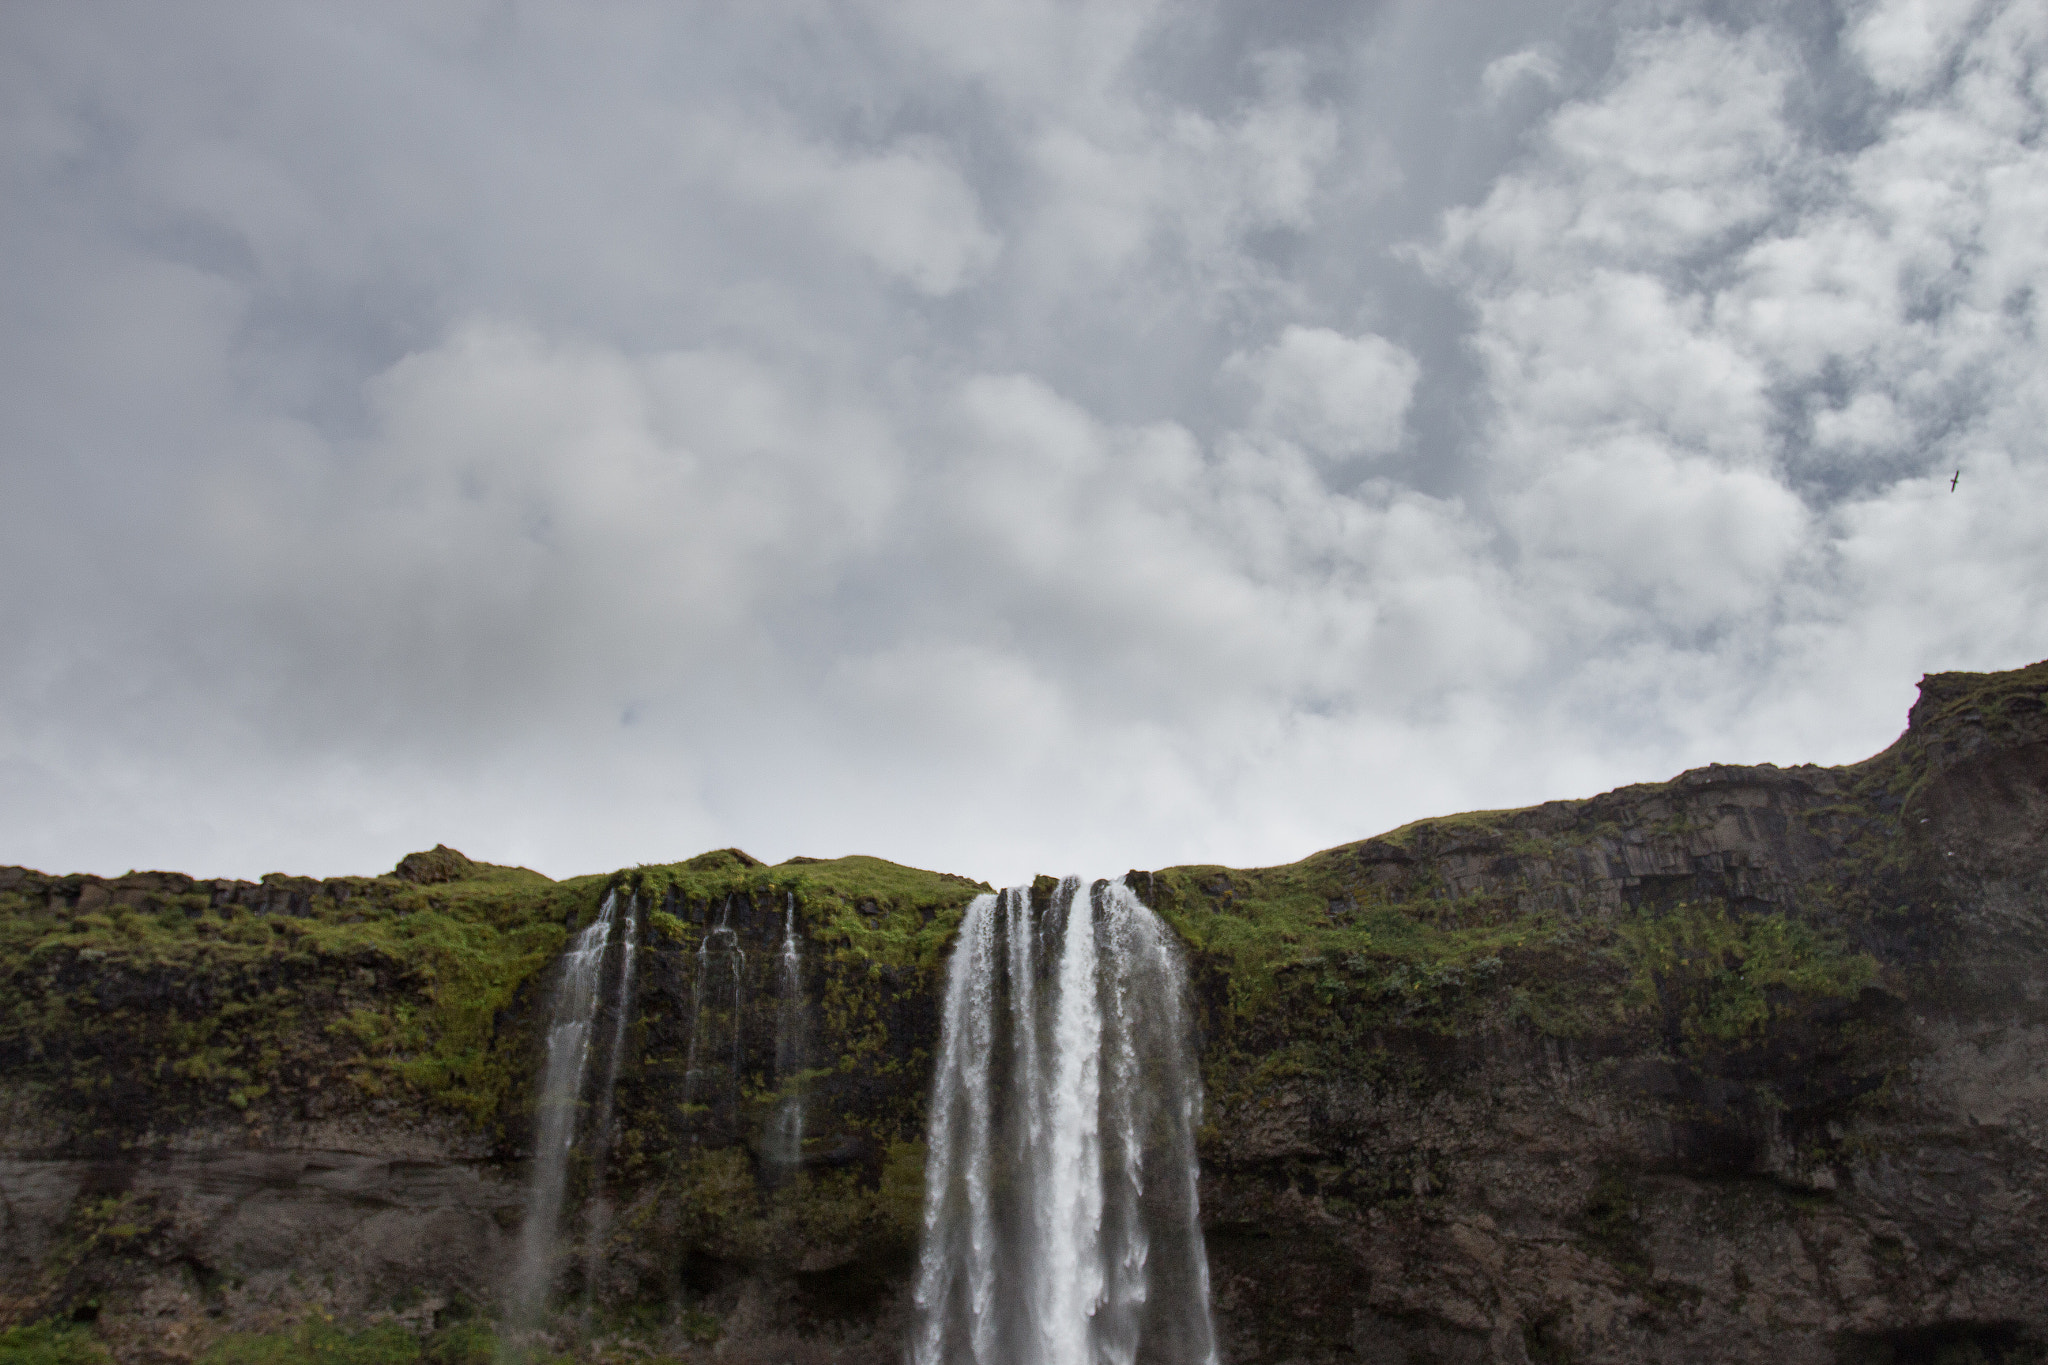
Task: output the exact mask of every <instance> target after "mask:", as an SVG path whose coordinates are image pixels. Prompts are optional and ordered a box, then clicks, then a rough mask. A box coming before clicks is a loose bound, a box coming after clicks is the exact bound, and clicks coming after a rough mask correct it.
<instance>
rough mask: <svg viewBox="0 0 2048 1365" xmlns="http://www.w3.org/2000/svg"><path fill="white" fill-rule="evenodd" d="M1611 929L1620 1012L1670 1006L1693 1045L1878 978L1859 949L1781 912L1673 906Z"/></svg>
mask: <svg viewBox="0 0 2048 1365" xmlns="http://www.w3.org/2000/svg"><path fill="white" fill-rule="evenodd" d="M1617 933H1618V937H1619V943H1618V947H1617V951H1618V955H1619V957H1620V958H1621V960H1622V961H1623V962H1624V963H1625V964H1627V966H1628V968H1629V971H1630V976H1629V981H1628V985H1627V987H1626V989H1625V990H1624V991H1623V993H1622V996H1621V1002H1620V1003H1621V1005H1622V1006H1623V1008H1624V1010H1625V1011H1627V1012H1630V1013H1636V1014H1639V1015H1640V1016H1643V1017H1647V1016H1649V1015H1651V1014H1653V1013H1661V1012H1664V1011H1669V1012H1671V1013H1672V1014H1673V1015H1674V1016H1675V1021H1676V1023H1677V1026H1678V1029H1679V1032H1680V1035H1681V1036H1682V1037H1683V1038H1684V1040H1685V1042H1686V1043H1687V1044H1688V1046H1689V1049H1690V1050H1692V1051H1695V1052H1702V1051H1705V1050H1707V1049H1708V1048H1711V1047H1716V1046H1721V1047H1726V1046H1731V1045H1737V1044H1742V1043H1752V1042H1756V1041H1758V1040H1760V1039H1761V1038H1762V1037H1763V1035H1764V1033H1765V1032H1766V1031H1767V1030H1768V1029H1769V1028H1770V1026H1771V1024H1772V1023H1773V1022H1774V1021H1776V1020H1779V1019H1782V1018H1784V1017H1786V1016H1787V1015H1789V1014H1792V1013H1795V1012H1797V1011H1798V1010H1799V1009H1800V1008H1801V1007H1802V1006H1803V1005H1805V1004H1807V1003H1809V1002H1812V1001H1816V1000H1841V999H1850V998H1853V997H1854V996H1855V995H1856V994H1857V993H1858V992H1859V991H1861V990H1862V989H1863V988H1864V987H1866V986H1870V985H1874V984H1875V983H1876V981H1877V978H1878V965H1877V960H1876V959H1875V958H1873V957H1871V956H1870V955H1869V954H1868V953H1851V952H1848V951H1846V950H1845V949H1844V948H1843V946H1842V945H1841V943H1840V941H1839V940H1838V939H1836V938H1833V937H1831V936H1830V935H1828V934H1825V933H1823V932H1822V931H1820V930H1818V929H1815V928H1814V927H1812V926H1811V925H1808V924H1804V923H1801V922H1800V921H1798V920H1795V919H1790V918H1787V917H1786V916H1784V915H1782V914H1772V915H1752V916H1747V917H1738V916H1735V915H1732V914H1730V913H1729V911H1728V910H1727V908H1726V907H1724V906H1701V905H1696V904H1683V905H1681V906H1679V907H1678V908H1677V909H1675V910H1673V911H1672V912H1670V913H1668V914H1661V915H1644V916H1640V917H1637V918H1634V919H1631V920H1626V921H1623V922H1622V923H1621V924H1620V925H1619V926H1617Z"/></svg>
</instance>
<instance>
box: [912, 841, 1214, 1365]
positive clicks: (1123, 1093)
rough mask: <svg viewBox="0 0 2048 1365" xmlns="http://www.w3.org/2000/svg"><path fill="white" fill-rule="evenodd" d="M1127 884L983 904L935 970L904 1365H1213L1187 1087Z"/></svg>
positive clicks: (1183, 1044)
mask: <svg viewBox="0 0 2048 1365" xmlns="http://www.w3.org/2000/svg"><path fill="white" fill-rule="evenodd" d="M1186 989H1187V984H1186V974H1185V969H1184V968H1183V966H1182V964H1181V960H1180V955H1179V951H1178V949H1177V947H1176V945H1175V943H1174V939H1173V936H1172V934H1171V932H1170V931H1169V930H1167V928H1166V926H1165V925H1164V924H1162V923H1161V922H1160V920H1159V919H1158V917H1157V916H1155V915H1154V914H1153V913H1152V912H1151V911H1150V910H1149V909H1147V908H1146V907H1145V906H1144V905H1143V904H1142V903H1141V902H1140V901H1139V900H1138V898H1137V897H1136V896H1135V895H1133V894H1132V893H1131V891H1130V890H1129V888H1128V887H1126V886H1125V885H1124V884H1123V882H1122V881H1121V880H1118V881H1115V882H1097V883H1095V884H1094V885H1093V886H1092V887H1091V886H1084V885H1083V884H1081V883H1080V882H1079V881H1077V880H1075V879H1073V878H1069V879H1068V880H1067V881H1065V882H1063V883H1061V885H1060V887H1059V889H1058V891H1057V892H1056V893H1055V894H1054V896H1053V899H1052V903H1051V906H1050V908H1049V909H1047V910H1046V911H1045V913H1044V914H1043V916H1034V914H1033V912H1032V907H1031V903H1030V888H1029V887H1012V888H1011V889H1009V890H1007V891H1004V892H1002V893H1001V894H1000V895H990V896H981V897H977V898H976V899H975V901H974V902H973V903H972V904H971V905H969V907H968V909H967V914H966V917H965V919H964V920H963V921H962V922H961V926H960V937H959V942H958V944H957V946H956V947H955V948H954V951H953V959H952V962H951V964H950V966H949V967H948V970H947V977H946V1000H945V1013H944V1017H943V1020H942V1023H941V1028H942V1034H941V1041H940V1056H939V1066H938V1074H937V1076H936V1078H935V1080H934V1084H933V1092H932V1106H931V1115H930V1121H929V1128H928V1142H929V1149H930V1155H929V1157H928V1161H927V1165H926V1171H925V1210H924V1244H923V1249H922V1252H921V1254H920V1258H919V1264H918V1281H917V1298H916V1301H917V1309H918V1325H917V1330H916V1333H915V1335H914V1337H913V1340H912V1344H911V1360H912V1365H1133V1362H1142V1363H1143V1365H1214V1362H1215V1361H1216V1346H1215V1334H1214V1329H1213V1326H1212V1323H1211V1319H1210V1314H1209V1272H1208V1258H1207V1253H1206V1251H1205V1249H1204V1247H1203V1244H1202V1231H1201V1220H1200V1211H1199V1208H1198V1205H1197V1199H1196V1190H1195V1180H1196V1174H1197V1170H1196V1164H1195V1150H1194V1133H1195V1127H1196V1125H1197V1124H1198V1123H1199V1121H1200V1116H1201V1103H1202V1096H1201V1082H1200V1077H1199V1074H1198V1072H1197V1071H1196V1069H1195V1064H1194V1058H1193V1056H1192V1055H1191V1040H1190V1037H1189V1020H1188V1016H1187V1006H1186V998H1185V997H1186Z"/></svg>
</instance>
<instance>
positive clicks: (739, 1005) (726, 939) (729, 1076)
mask: <svg viewBox="0 0 2048 1365" xmlns="http://www.w3.org/2000/svg"><path fill="white" fill-rule="evenodd" d="M715 955H723V956H724V957H725V958H726V960H727V962H728V964H729V965H730V967H731V973H732V997H731V1012H730V1014H729V1015H728V1016H727V1018H728V1021H729V1027H730V1028H731V1030H732V1044H731V1055H730V1057H729V1058H728V1066H727V1070H726V1080H727V1083H728V1084H727V1089H728V1094H729V1098H730V1100H731V1102H732V1105H733V1112H734V1113H735V1114H736V1113H738V1111H739V1090H740V1063H741V1060H742V1058H743V1055H744V1054H743V1051H742V1045H743V1044H744V1043H745V1041H746V1040H745V1037H744V1033H745V1030H744V1028H743V1027H742V1022H743V1021H742V1011H743V1010H744V1009H745V1006H746V989H747V987H746V970H747V955H746V953H745V951H744V950H742V949H741V947H740V936H739V932H738V931H737V930H735V929H734V928H733V927H732V897H731V896H727V897H726V898H725V900H724V902H723V903H722V904H721V905H720V906H719V910H718V922H717V923H716V924H714V925H712V926H711V927H710V928H709V929H706V930H705V931H704V936H703V937H702V938H701V939H699V940H698V942H697V980H696V985H695V987H694V988H693V989H692V990H691V992H690V1049H689V1052H688V1053H687V1054H686V1055H685V1057H684V1061H683V1107H684V1109H685V1111H688V1110H689V1109H690V1108H691V1107H692V1106H694V1105H697V1104H699V1103H709V1104H712V1105H713V1106H715V1105H716V1104H717V1103H718V1102H719V1101H720V1100H722V1099H725V1098H728V1096H727V1095H714V1096H705V1095H704V1078H705V1077H704V1068H703V1062H704V1061H705V1058H706V1056H707V1050H706V1048H705V1046H704V1036H705V1034H706V1033H707V1032H709V1031H711V1030H707V1029H706V1028H705V1024H704V1006H705V1004H706V1002H707V999H708V997H709V995H710V993H711V989H712V982H711V977H712V975H713V973H712V965H711V959H712V958H713V957H714V956H715ZM714 1022H715V1016H714Z"/></svg>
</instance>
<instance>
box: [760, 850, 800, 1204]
mask: <svg viewBox="0 0 2048 1365" xmlns="http://www.w3.org/2000/svg"><path fill="white" fill-rule="evenodd" d="M779 966H780V971H779V973H778V975H779V977H780V981H779V983H778V984H779V986H780V990H781V998H780V999H779V1000H778V1001H777V1003H776V1011H775V1084H776V1086H777V1087H778V1088H779V1089H780V1090H781V1092H782V1094H781V1097H780V1098H779V1099H778V1100H777V1101H776V1104H775V1112H774V1114H773V1115H772V1116H771V1117H770V1118H769V1120H768V1131H767V1133H766V1134H765V1135H764V1136H763V1138H762V1142H761V1154H762V1156H763V1157H764V1158H766V1160H767V1163H768V1164H769V1165H770V1166H771V1167H774V1168H777V1169H779V1170H781V1171H783V1172H785V1173H786V1172H790V1171H794V1170H795V1169H796V1168H797V1167H798V1166H800V1165H802V1164H803V1157H804V1096H803V1089H802V1084H803V1083H802V1080H801V1077H802V1074H803V1068H804V1053H805V1042H806V1040H805V1037H804V975H803V954H802V952H801V951H800V950H799V949H798V947H797V939H796V893H795V892H794V891H792V892H790V893H789V898H788V901H787V902H786V904H785V905H784V908H783V915H782V960H781V962H780V964H779Z"/></svg>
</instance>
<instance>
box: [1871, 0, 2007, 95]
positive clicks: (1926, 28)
mask: <svg viewBox="0 0 2048 1365" xmlns="http://www.w3.org/2000/svg"><path fill="white" fill-rule="evenodd" d="M1862 8H1863V11H1864V12H1863V14H1862V16H1861V17H1860V18H1859V19H1857V21H1856V22H1855V24H1854V25H1853V26H1852V27H1851V28H1850V30H1849V34H1848V40H1849V47H1850V50H1852V51H1853V52H1855V53H1856V55H1857V56H1858V57H1860V58H1861V59H1862V61H1863V64H1864V67H1865V69H1867V70H1868V71H1869V72H1870V75H1871V78H1872V79H1873V80H1875V81H1876V82H1877V83H1878V84H1879V85H1882V86H1884V87H1887V88H1888V89H1890V90H1893V91H1895V92H1900V93H1904V92H1907V91H1911V90H1917V89H1919V88H1921V87H1922V86H1924V85H1926V84H1927V83H1928V82H1929V81H1930V80H1932V79H1934V77H1935V75H1936V74H1937V73H1938V72H1940V70H1941V69H1942V67H1944V66H1946V65H1947V64H1948V62H1949V61H1950V60H1951V59H1952V58H1953V57H1954V55H1955V49H1956V44H1957V43H1958V41H1959V40H1960V39H1961V38H1962V37H1963V34H1964V32H1965V30H1966V29H1967V28H1968V26H1969V23H1970V20H1971V19H1972V18H1973V17H1974V16H1975V15H1976V13H1977V11H1978V10H1979V9H1981V8H1982V5H1981V4H1980V0H1879V3H1874V4H1866V5H1864V6H1863V7H1862Z"/></svg>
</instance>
